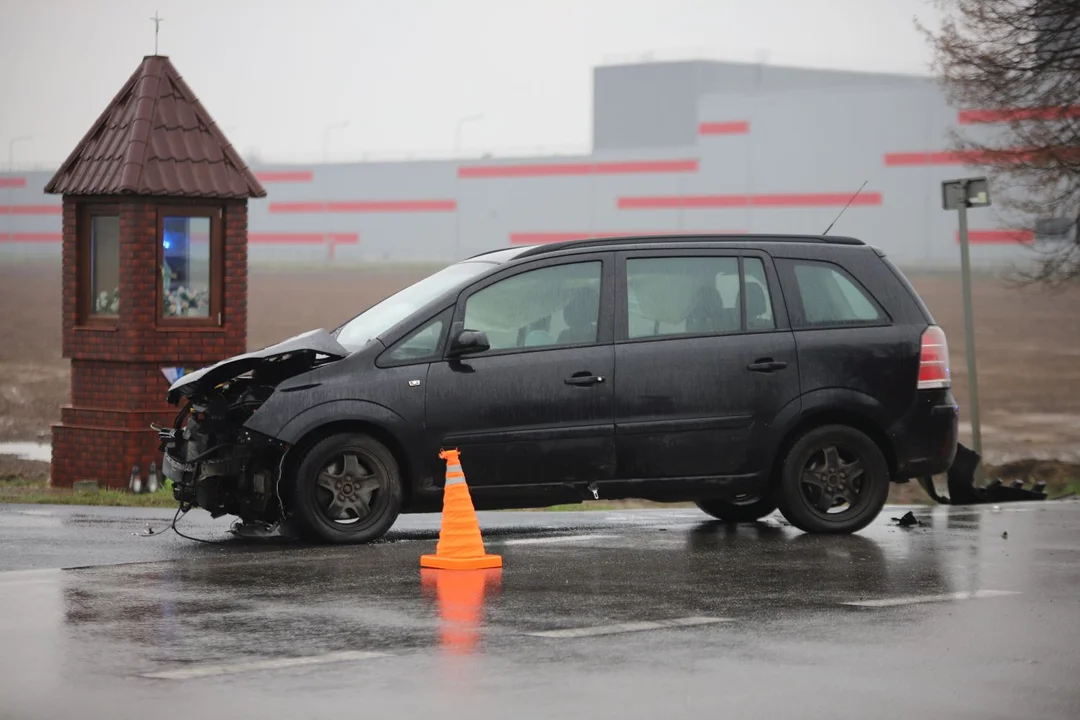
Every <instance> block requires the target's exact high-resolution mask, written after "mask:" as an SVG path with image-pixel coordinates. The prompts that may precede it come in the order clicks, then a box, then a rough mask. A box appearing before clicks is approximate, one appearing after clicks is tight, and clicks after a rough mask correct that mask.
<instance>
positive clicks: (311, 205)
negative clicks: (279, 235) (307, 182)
mask: <svg viewBox="0 0 1080 720" xmlns="http://www.w3.org/2000/svg"><path fill="white" fill-rule="evenodd" d="M269 209H270V212H272V213H321V212H326V203H321V202H272V203H270V208H269Z"/></svg>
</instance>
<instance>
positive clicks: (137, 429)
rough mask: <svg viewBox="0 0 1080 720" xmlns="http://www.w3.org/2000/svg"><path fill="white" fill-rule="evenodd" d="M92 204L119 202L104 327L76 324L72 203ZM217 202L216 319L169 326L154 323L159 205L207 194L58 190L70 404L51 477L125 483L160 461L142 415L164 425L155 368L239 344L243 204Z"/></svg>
mask: <svg viewBox="0 0 1080 720" xmlns="http://www.w3.org/2000/svg"><path fill="white" fill-rule="evenodd" d="M95 202H110V203H112V204H117V203H118V204H119V208H120V314H119V318H118V319H117V321H116V322H115V324H113V325H110V326H107V327H105V326H100V325H90V324H85V323H82V324H81V318H80V307H79V305H80V298H81V297H82V296H83V295H85V289H84V288H82V287H81V284H80V283H81V278H82V274H81V272H80V271H81V266H80V264H81V263H82V262H85V258H84V257H83V256H81V255H80V252H79V235H80V232H81V228H80V227H79V222H80V220H81V217H82V216H81V215H80V214H79V209H80V208H81V207H83V206H85V205H88V204H91V203H95ZM212 204H213V205H214V206H216V207H220V209H221V228H222V245H221V249H222V251H223V255H224V257H223V258H222V262H221V268H222V270H223V284H224V287H223V297H222V308H221V310H222V322H221V325H220V326H219V325H217V324H212V325H195V326H183V325H169V324H167V323H163V322H160V321H159V312H158V310H159V303H160V298H159V294H158V293H159V287H158V264H157V253H158V246H159V244H160V242H161V240H160V238H158V212H159V211H165V212H168V211H174V212H177V213H182V212H183V208H184V206H185V205H186V206H189V207H190V206H192V205H198V206H201V207H205V206H207V205H208V202H207V201H195V200H171V199H170V200H163V199H159V198H149V197H146V198H144V197H134V198H128V197H124V198H86V197H78V196H65V197H64V204H63V281H64V286H63V354H64V357H67V358H70V359H71V403H70V404H68V405H65V406H64V407H63V408H62V409H61V420H60V422H59V423H57V424H55V425H53V428H52V440H53V446H52V473H51V474H52V484H53V485H56V486H61V487H69V486H71V484H72V483H73V482H74V481H76V480H96V481H97V482H98V483H99V484H101V485H103V486H109V487H122V486H124V485H126V484H127V481H128V476H129V474H130V472H131V468H132V466H133V465H135V464H138V465H139V467H140V470H141V472H142V473H143V474H144V476H145V473H146V469H147V467H148V466H149V464H150V463H151V462H156V463H158V464H160V462H161V457H160V453H159V452H158V450H157V437H156V435H155V434H154V432H153V431H152V430H151V429H150V423H152V422H153V423H157V424H159V425H171V424H172V421H173V418H174V417H175V414H176V412H177V408H175V407H172V406H170V405H168V404H167V402H166V400H165V394H166V391H167V389H168V385H169V384H168V381H167V380H166V379H165V376H164V375H163V374H162V372H161V370H162V368H163V367H169V366H179V367H184V368H188V369H196V368H199V367H203V366H206V365H209V364H212V363H215V362H217V361H218V360H221V359H223V358H226V357H229V356H231V355H236V354H239V353H242V352H244V351H245V350H246V343H247V202H246V200H228V201H220V200H219V201H214V202H213V203H212Z"/></svg>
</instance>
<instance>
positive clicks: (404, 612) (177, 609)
mask: <svg viewBox="0 0 1080 720" xmlns="http://www.w3.org/2000/svg"><path fill="white" fill-rule="evenodd" d="M905 510H906V509H905ZM901 512H902V511H901V510H899V509H896V508H887V509H886V511H885V512H884V513H883V514H882V516H881V518H880V519H879V520H878V522H876V523H875V524H874V525H872V526H871V527H870V528H868V529H867V530H865V531H863V532H862V533H860V534H859V535H856V536H849V537H819V536H808V535H804V534H801V533H799V532H797V531H795V530H793V529H792V528H790V527H788V526H786V525H785V524H783V522H782V521H781V520H779V518H778V516H773V518H770V519H768V520H767V521H765V522H762V523H758V524H756V525H745V526H739V527H737V528H729V527H725V526H723V525H720V524H717V523H712V522H709V521H708V518H707V517H706V516H705V515H703V514H701V513H699V512H697V511H695V510H670V511H634V512H594V513H481V524H482V526H483V527H484V529H485V539H486V542H487V546H488V550H489V552H497V553H500V554H502V555H503V557H504V561H505V567H504V568H503V570H502V571H501V573H499V572H495V573H494V574H492V573H491V572H489V573H487V574H484V573H472V574H469V573H465V574H446V573H441V574H438V573H437V574H436V575H434V576H424V577H423V578H422V577H421V573H420V571H419V567H418V559H419V556H420V555H421V554H422V553H425V552H431V551H432V549H433V548H434V545H435V539H436V537H437V527H438V516H407V517H403V518H402V519H401V520H400V521H399V523H398V525H397V526H395V529H394V530H393V531H392V534H391V535H390V536H389V537H388V539H387V541H386V542H381V543H378V544H375V545H371V546H366V547H346V548H326V547H298V546H296V545H293V544H288V543H281V542H277V543H267V542H251V541H238V540H226V542H224V543H223V544H220V545H202V544H197V543H193V542H190V541H188V540H183V539H181V538H179V537H177V536H175V535H172V534H169V535H163V536H158V537H135V536H134V535H133V534H132V533H138V532H141V531H142V530H143V528H144V527H145V525H146V523H147V522H150V524H151V525H152V526H153V527H155V528H160V527H162V526H163V525H164V524H166V521H167V520H168V518H170V517H171V513H166V512H161V511H155V510H142V509H112V508H110V509H93V508H64V507H45V506H36V507H35V506H0V718H5V719H6V718H19V719H20V720H21V719H23V718H56V717H69V718H70V717H90V718H99V717H100V718H117V719H119V718H139V720H146V719H147V718H150V719H152V720H158V719H163V718H200V719H202V718H217V717H260V718H289V719H290V720H295V719H296V718H328V717H387V718H414V717H426V718H440V719H441V718H511V717H512V718H570V717H581V718H608V717H610V718H620V719H624V718H681V717H751V716H753V717H788V718H901V717H921V718H1009V719H1010V720H1015V719H1016V718H1025V719H1027V718H1077V717H1080V503H1070V502H1058V503H1039V504H1023V505H1019V504H1018V505H1012V506H1008V505H1007V506H1003V507H1002V508H1001V509H1000V510H999V511H995V510H994V509H992V508H988V507H983V508H955V509H950V508H933V509H929V508H928V509H924V510H922V511H921V512H920V513H919V514H920V517H921V518H922V520H923V522H924V523H925V524H924V525H923V526H921V527H916V528H911V529H901V528H898V527H895V526H894V525H893V524H892V523H891V522H890V518H892V517H896V516H899V515H900V514H901ZM228 525H229V523H228V521H227V520H225V519H222V520H219V521H211V520H210V519H209V518H208V516H206V515H205V514H196V513H194V512H193V513H192V514H191V516H189V517H187V518H185V519H184V520H183V521H182V523H181V529H183V530H185V532H187V533H189V534H192V535H197V536H200V537H216V538H225V535H224V533H225V530H226V529H227V528H228ZM1003 532H1007V533H1008V537H1007V538H1003V537H1002V533H1003ZM61 568H68V569H61ZM957 593H960V595H957ZM964 593H974V595H964ZM913 600H918V602H914V601H913ZM866 602H869V604H868V605H865V604H864V605H851V604H846V603H866ZM650 622H651V623H654V624H653V625H648V624H642V623H650ZM560 631H561V632H560ZM340 653H346V654H345V655H341V654H340ZM298 663H304V664H298ZM154 674H158V676H157V677H146V676H147V675H154Z"/></svg>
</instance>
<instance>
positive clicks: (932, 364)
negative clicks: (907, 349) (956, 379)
mask: <svg viewBox="0 0 1080 720" xmlns="http://www.w3.org/2000/svg"><path fill="white" fill-rule="evenodd" d="M951 385H952V379H951V377H950V376H949V343H948V341H947V340H946V339H945V331H944V330H942V329H941V328H939V327H938V326H937V325H931V326H930V327H928V328H926V330H925V331H924V332H923V334H922V349H921V350H920V351H919V389H920V390H932V389H935V388H947V387H950V386H951Z"/></svg>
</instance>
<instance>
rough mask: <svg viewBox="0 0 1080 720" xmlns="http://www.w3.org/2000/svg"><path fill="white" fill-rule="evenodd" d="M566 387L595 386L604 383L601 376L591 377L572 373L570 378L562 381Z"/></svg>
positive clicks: (589, 374)
mask: <svg viewBox="0 0 1080 720" xmlns="http://www.w3.org/2000/svg"><path fill="white" fill-rule="evenodd" d="M563 382H564V383H566V384H567V385H578V386H585V385H597V384H599V383H602V382H604V378H603V376H601V375H593V374H592V373H574V374H573V375H571V376H570V377H568V378H566V379H565V380H563Z"/></svg>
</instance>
